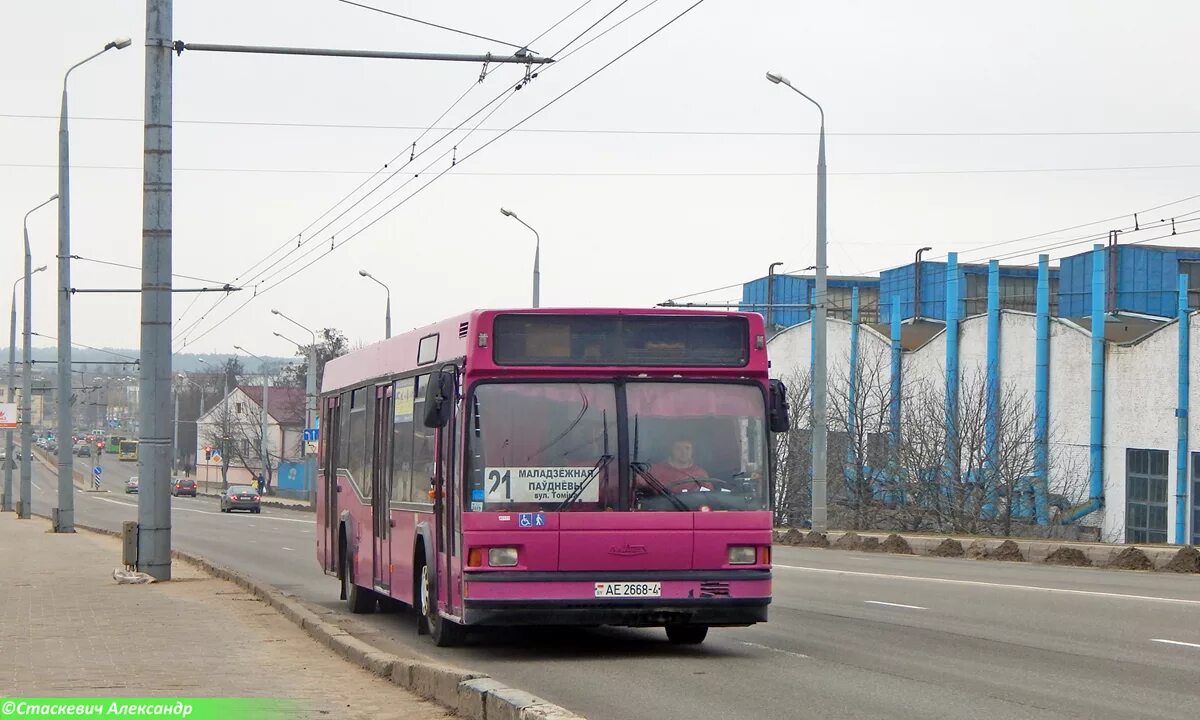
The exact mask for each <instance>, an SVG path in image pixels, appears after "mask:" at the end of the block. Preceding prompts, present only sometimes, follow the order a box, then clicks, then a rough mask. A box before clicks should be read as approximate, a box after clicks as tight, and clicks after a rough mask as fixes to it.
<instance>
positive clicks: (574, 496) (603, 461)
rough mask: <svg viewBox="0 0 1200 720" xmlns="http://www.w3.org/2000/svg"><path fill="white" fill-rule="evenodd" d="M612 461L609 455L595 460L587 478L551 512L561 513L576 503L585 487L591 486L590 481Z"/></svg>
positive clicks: (606, 454)
mask: <svg viewBox="0 0 1200 720" xmlns="http://www.w3.org/2000/svg"><path fill="white" fill-rule="evenodd" d="M612 459H613V456H612V455H609V454H608V453H605V454H604V455H601V456H600V457H599V459H597V460H596V464H595V465H593V466H592V470H591V472H589V473H588V475H587V477H585V478H584V479H583V482H581V483H579V484H578V485H576V486H575V489H574V490H572V491H571V494H570V495H567V496H566V497H565V498H563V501H562V502H560V503H559V504H558V507H556V508H554V510H552V511H551V512H562V511H563V510H564V509H565V508H566V507H567V506H568V505H572V504H574V503H575V502H576V501H578V500H579V498H580V497H581V496H582V495H583V491H584V490H586V489H587V486H588V485H591V484H592V480H593V479H594V478H595V477H596V476H597V475H599V474H600V473H601V472H603V471H604V468H606V467H608V464H609V463H610V462H612Z"/></svg>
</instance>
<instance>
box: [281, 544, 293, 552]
mask: <svg viewBox="0 0 1200 720" xmlns="http://www.w3.org/2000/svg"><path fill="white" fill-rule="evenodd" d="M280 547H283V546H282V545H280ZM283 549H284V550H288V551H290V552H296V548H290V547H285V548H283Z"/></svg>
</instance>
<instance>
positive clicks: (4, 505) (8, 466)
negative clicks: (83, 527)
mask: <svg viewBox="0 0 1200 720" xmlns="http://www.w3.org/2000/svg"><path fill="white" fill-rule="evenodd" d="M46 202H50V201H49V200H47V201H46ZM45 204H46V203H42V205H45ZM38 207H41V206H40V205H39V206H38ZM30 212H33V211H32V210H31V211H30ZM25 217H29V215H28V214H26V215H25ZM45 269H46V266H45V265H43V266H41V267H40V268H38V269H37V270H34V271H33V272H31V273H30V275H32V274H33V273H40V272H41V271H43V270H45ZM24 279H25V274H24V273H22V274H21V276H20V277H18V278H17V279H16V280H14V281H13V286H12V306H11V307H12V311H11V315H12V320H11V321H10V322H9V326H8V402H10V403H15V402H16V400H17V388H16V384H17V283H19V282H21V281H23V280H24ZM26 422H28V420H26ZM21 443H22V444H21V450H22V454H24V453H27V452H29V448H28V446H26V445H25V444H24V437H22V440H21ZM15 464H16V461H15V460H13V431H12V428H9V429H8V430H6V431H5V433H4V492H3V494H2V495H0V512H12V510H13V504H12V490H13V487H12V471H13V465H15Z"/></svg>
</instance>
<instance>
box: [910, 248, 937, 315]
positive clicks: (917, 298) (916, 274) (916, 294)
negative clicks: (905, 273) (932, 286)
mask: <svg viewBox="0 0 1200 720" xmlns="http://www.w3.org/2000/svg"><path fill="white" fill-rule="evenodd" d="M932 249H933V248H931V247H929V246H925V247H923V248H921V249H919V250H917V255H916V258H915V259H914V260H913V320H916V319H918V318H920V317H921V254H922V253H925V252H928V251H930V250H932Z"/></svg>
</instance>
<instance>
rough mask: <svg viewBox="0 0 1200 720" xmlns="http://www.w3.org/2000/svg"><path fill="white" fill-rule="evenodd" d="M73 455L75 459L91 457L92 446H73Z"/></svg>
mask: <svg viewBox="0 0 1200 720" xmlns="http://www.w3.org/2000/svg"><path fill="white" fill-rule="evenodd" d="M75 455H76V457H91V455H92V446H91V445H76V446H75Z"/></svg>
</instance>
